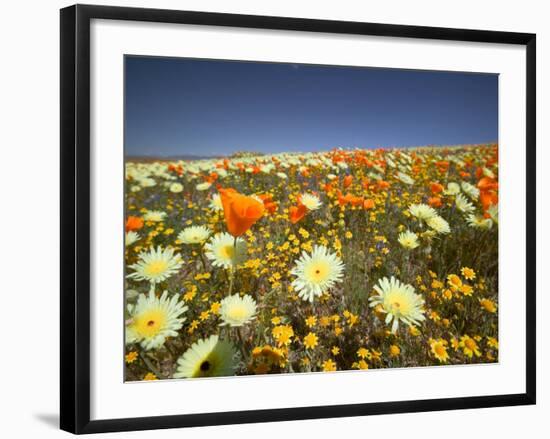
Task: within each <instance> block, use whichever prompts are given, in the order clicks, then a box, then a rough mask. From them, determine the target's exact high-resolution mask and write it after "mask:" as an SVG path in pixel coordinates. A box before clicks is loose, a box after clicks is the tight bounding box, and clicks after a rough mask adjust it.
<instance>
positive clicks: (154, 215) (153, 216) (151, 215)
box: [143, 210, 166, 223]
mask: <svg viewBox="0 0 550 439" xmlns="http://www.w3.org/2000/svg"><path fill="white" fill-rule="evenodd" d="M164 217H166V212H162V211H161V210H150V211H148V212H146V213H145V215H143V219H144V220H145V221H152V222H155V223H159V222H161V221H164Z"/></svg>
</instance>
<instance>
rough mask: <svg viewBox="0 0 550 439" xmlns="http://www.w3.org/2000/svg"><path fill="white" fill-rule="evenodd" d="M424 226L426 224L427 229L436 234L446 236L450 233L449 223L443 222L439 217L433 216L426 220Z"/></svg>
mask: <svg viewBox="0 0 550 439" xmlns="http://www.w3.org/2000/svg"><path fill="white" fill-rule="evenodd" d="M426 224H428V227H430V228H432V229H433V230H435V231H436V232H437V233H441V234H447V233H451V228H450V227H449V223H448V222H447V221H445V220H444V219H443V218H441V217H440V216H433V217H431V218H428V219H427V220H426Z"/></svg>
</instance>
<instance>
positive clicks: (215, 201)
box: [210, 194, 223, 211]
mask: <svg viewBox="0 0 550 439" xmlns="http://www.w3.org/2000/svg"><path fill="white" fill-rule="evenodd" d="M210 209H213V210H217V211H220V210H223V204H222V197H220V194H214V195H212V199H211V200H210Z"/></svg>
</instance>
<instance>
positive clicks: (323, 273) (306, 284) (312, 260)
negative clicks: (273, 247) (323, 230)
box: [290, 245, 344, 302]
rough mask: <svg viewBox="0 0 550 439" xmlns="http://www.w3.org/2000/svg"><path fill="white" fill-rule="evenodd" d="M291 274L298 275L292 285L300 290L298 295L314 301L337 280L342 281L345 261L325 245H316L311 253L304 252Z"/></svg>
mask: <svg viewBox="0 0 550 439" xmlns="http://www.w3.org/2000/svg"><path fill="white" fill-rule="evenodd" d="M290 274H292V275H294V276H296V279H294V280H293V281H292V286H293V287H294V289H295V290H297V291H298V296H300V297H301V298H302V299H303V300H309V301H310V302H313V299H314V298H315V297H319V296H321V295H322V294H323V293H324V292H326V291H327V290H329V289H330V288H332V287H333V286H334V285H335V284H336V283H337V282H341V281H342V277H343V275H344V263H343V262H342V260H341V259H340V258H339V257H338V256H336V254H335V253H331V252H330V251H329V250H328V249H327V248H326V247H325V246H323V245H320V246H317V245H316V246H314V247H313V251H312V252H311V255H309V254H307V253H306V252H305V251H303V252H302V256H301V257H300V259H298V260H297V261H296V265H295V267H294V268H293V269H292V270H291V271H290Z"/></svg>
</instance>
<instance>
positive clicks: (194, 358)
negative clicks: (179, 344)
mask: <svg viewBox="0 0 550 439" xmlns="http://www.w3.org/2000/svg"><path fill="white" fill-rule="evenodd" d="M235 357H236V351H235V348H234V347H233V345H232V344H231V343H229V342H226V341H223V340H220V339H219V337H218V336H217V335H211V336H210V337H209V338H207V339H203V340H199V341H198V342H196V343H194V344H193V345H192V346H191V347H190V348H189V349H187V351H185V353H184V354H183V355H182V356H181V357H180V358H179V359H178V368H177V370H176V373H175V374H174V378H201V377H215V376H229V375H233V374H234V373H235V369H236V366H237V362H236V361H235Z"/></svg>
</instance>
